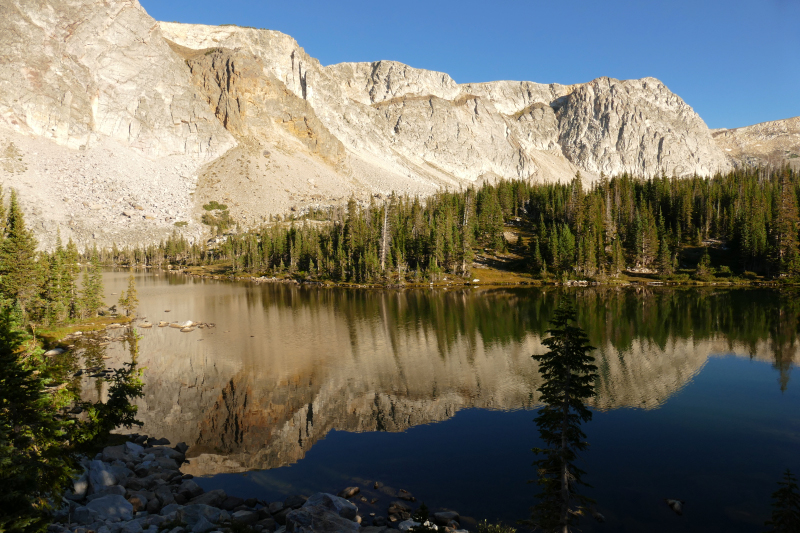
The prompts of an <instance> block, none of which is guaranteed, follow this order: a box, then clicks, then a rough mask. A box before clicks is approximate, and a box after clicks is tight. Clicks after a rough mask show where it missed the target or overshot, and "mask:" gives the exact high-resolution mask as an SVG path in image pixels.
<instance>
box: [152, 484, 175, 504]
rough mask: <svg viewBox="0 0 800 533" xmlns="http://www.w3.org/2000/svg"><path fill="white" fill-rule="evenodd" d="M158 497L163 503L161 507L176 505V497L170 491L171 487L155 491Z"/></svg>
mask: <svg viewBox="0 0 800 533" xmlns="http://www.w3.org/2000/svg"><path fill="white" fill-rule="evenodd" d="M155 493H156V496H157V497H158V499H159V500H160V501H161V506H162V507H163V506H165V505H170V504H172V503H175V496H174V495H173V494H172V492H171V491H170V490H169V487H167V486H164V487H159V488H157V489H156V490H155Z"/></svg>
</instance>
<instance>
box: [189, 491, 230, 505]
mask: <svg viewBox="0 0 800 533" xmlns="http://www.w3.org/2000/svg"><path fill="white" fill-rule="evenodd" d="M227 497H228V495H227V494H225V491H224V490H222V489H217V490H211V491H208V492H206V493H205V494H201V495H200V496H197V497H195V498H192V499H191V500H189V504H191V505H195V504H200V505H210V506H212V507H219V506H220V505H221V504H222V502H224V501H225V499H226V498H227Z"/></svg>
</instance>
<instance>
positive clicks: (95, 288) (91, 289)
mask: <svg viewBox="0 0 800 533" xmlns="http://www.w3.org/2000/svg"><path fill="white" fill-rule="evenodd" d="M81 304H82V305H81V306H82V308H83V310H84V312H85V313H86V314H87V315H88V316H97V310H98V309H100V307H102V306H103V272H102V270H101V267H100V257H99V256H98V253H97V250H95V251H94V252H93V253H92V259H91V262H90V263H89V268H88V269H87V270H86V272H85V273H84V275H83V293H82V295H81Z"/></svg>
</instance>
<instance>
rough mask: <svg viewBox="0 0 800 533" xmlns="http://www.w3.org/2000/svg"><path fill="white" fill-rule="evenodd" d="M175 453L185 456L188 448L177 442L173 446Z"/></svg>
mask: <svg viewBox="0 0 800 533" xmlns="http://www.w3.org/2000/svg"><path fill="white" fill-rule="evenodd" d="M175 451H177V452H179V453H182V454H184V455H186V452H187V451H189V446H187V445H186V443H185V442H179V443H178V444H176V445H175Z"/></svg>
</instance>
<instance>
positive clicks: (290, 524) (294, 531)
mask: <svg viewBox="0 0 800 533" xmlns="http://www.w3.org/2000/svg"><path fill="white" fill-rule="evenodd" d="M360 529H361V526H360V525H359V524H357V523H355V522H353V521H352V520H348V519H347V518H342V517H341V516H339V515H338V514H336V513H335V512H332V511H330V510H329V509H328V508H326V507H323V506H321V505H310V506H303V507H301V508H300V509H295V510H293V511H290V512H289V513H288V514H287V515H286V531H287V533H334V532H336V533H348V532H349V533H357V532H358V531H359V530H360Z"/></svg>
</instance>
